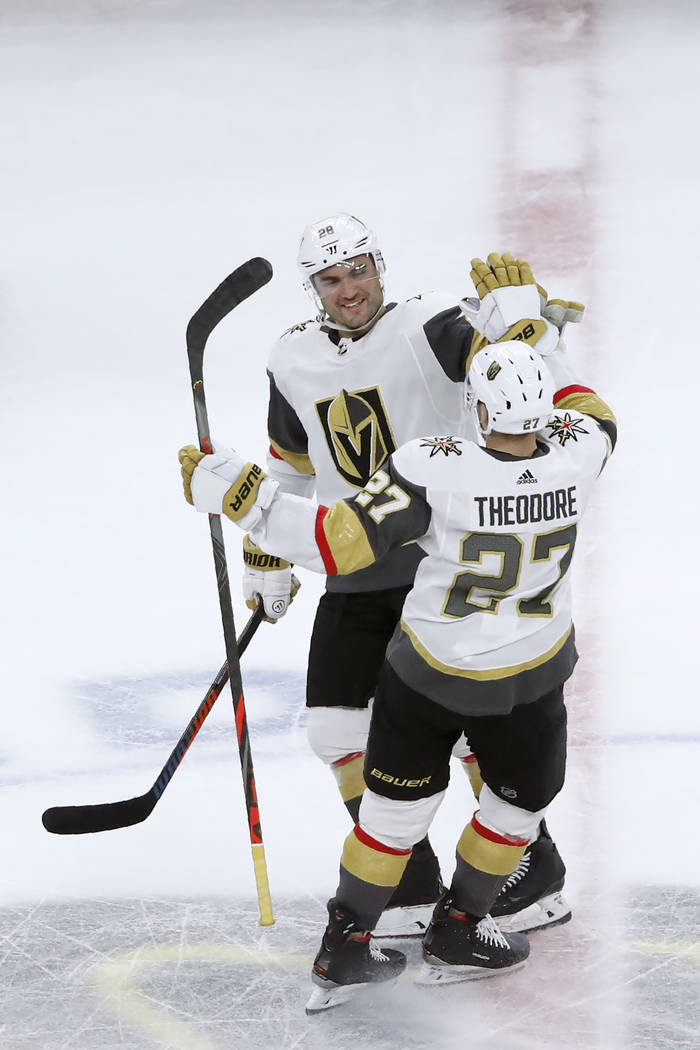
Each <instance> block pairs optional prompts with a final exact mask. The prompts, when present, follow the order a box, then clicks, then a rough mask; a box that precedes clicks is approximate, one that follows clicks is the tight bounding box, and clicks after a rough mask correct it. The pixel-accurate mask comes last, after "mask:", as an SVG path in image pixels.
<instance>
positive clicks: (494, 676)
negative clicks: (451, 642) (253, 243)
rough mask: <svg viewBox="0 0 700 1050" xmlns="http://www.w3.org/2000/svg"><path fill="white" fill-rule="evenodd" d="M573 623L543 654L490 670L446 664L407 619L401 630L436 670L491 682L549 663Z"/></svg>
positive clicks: (458, 676)
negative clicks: (428, 647)
mask: <svg viewBox="0 0 700 1050" xmlns="http://www.w3.org/2000/svg"><path fill="white" fill-rule="evenodd" d="M572 628H573V624H569V627H568V629H567V630H566V631H565V633H564V634H563V635H562V637H561V638H560V639H559V641H558V642H555V643H554V645H553V646H552V648H551V649H548V650H547V652H546V653H542V655H541V656H536V657H534V658H533V659H532V660H526V661H525V662H524V663H522V664H514V665H513V666H512V667H494V668H491V669H488V670H483V671H476V670H467V669H466V668H461V667H453V666H452V665H451V664H444V663H442V661H441V660H438V659H437V657H435V656H433V655H432V653H430V652H429V651H428V650H427V649H426V648H425V646H424V645H423V643H422V642H421V641H420V640H419V639H418V637H417V636H416V635H415V634H414V633H413V631H412V630H411V628H410V627H409V626H408V624H407V623H406V621H405V620H402V621H401V630H402V631H403V632H404V633H405V635H406V636H407V638H408V639H409V640H410V642H411V645H412V646H413V648H414V649H415V650H416V652H417V653H418V655H419V656H420V657H421V658H422V659H423V660H425V662H426V663H427V664H428V665H429V666H430V667H433V668H434V669H435V670H436V671H440V672H441V673H442V674H449V675H454V676H455V677H456V678H471V679H473V680H474V681H475V682H490V681H497V680H498V679H499V678H510V677H511V675H515V674H520V672H521V671H530V670H531V669H532V668H533V667H539V666H540V665H541V664H545V663H547V661H548V660H551V659H552V657H553V656H556V655H557V653H558V652H559V650H560V649H562V648H563V646H564V645H565V643H566V641H567V639H568V637H569V635H570V634H571V630H572Z"/></svg>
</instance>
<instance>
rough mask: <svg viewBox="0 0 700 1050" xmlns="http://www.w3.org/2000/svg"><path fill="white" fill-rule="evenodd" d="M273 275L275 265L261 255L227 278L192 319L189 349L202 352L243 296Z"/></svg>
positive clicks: (241, 300) (188, 332)
mask: <svg viewBox="0 0 700 1050" xmlns="http://www.w3.org/2000/svg"><path fill="white" fill-rule="evenodd" d="M271 277H272V266H271V265H270V263H269V262H268V261H267V259H263V258H262V257H261V256H256V258H254V259H248V261H247V262H244V263H242V265H241V266H239V267H238V268H237V269H236V270H234V271H233V273H230V274H229V275H228V277H225V278H224V279H223V281H222V282H221V284H220V285H219V287H218V288H215V289H214V291H213V292H212V293H211V295H210V296H209V298H208V299H206V300H205V301H204V302H203V303H202V305H201V306H200V308H199V310H197V312H196V313H195V314H193V316H192V317H191V318H190V322H189V324H188V325H187V333H186V340H187V346H188V348H189V349H190V350H202V351H203V350H204V345H205V343H206V341H207V339H208V338H209V336H210V335H211V333H212V332H213V331H214V329H215V328H216V326H217V325H218V323H219V321H222V320H223V319H224V317H226V315H227V314H228V313H230V312H231V310H233V309H234V308H235V307H236V306H238V305H239V303H242V302H243V300H244V299H247V298H248V297H249V296H251V295H253V293H254V292H257V291H258V289H259V288H262V287H263V286H264V285H266V284H267V282H268V281H269V280H270V278H271Z"/></svg>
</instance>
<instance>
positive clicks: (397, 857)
mask: <svg viewBox="0 0 700 1050" xmlns="http://www.w3.org/2000/svg"><path fill="white" fill-rule="evenodd" d="M410 859H411V854H410V853H383V852H380V851H379V850H376V849H372V847H371V846H367V845H366V844H365V843H364V842H360V840H359V839H358V837H357V835H356V834H355V832H354V831H351V832H350V834H349V835H348V837H347V838H346V840H345V845H344V846H343V855H342V857H341V858H340V863H341V866H342V867H343V868H345V870H346V871H349V872H350V874H351V875H354V876H355V878H356V879H362V881H363V882H371V883H372V884H373V885H375V886H398V884H399V883H400V882H401V876H402V875H403V873H404V870H405V868H406V865H407V864H408V862H409V860H410Z"/></svg>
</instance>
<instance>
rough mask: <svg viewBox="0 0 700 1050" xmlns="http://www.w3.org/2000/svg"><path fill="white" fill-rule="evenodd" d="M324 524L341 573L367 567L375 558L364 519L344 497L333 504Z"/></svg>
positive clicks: (323, 527)
mask: <svg viewBox="0 0 700 1050" xmlns="http://www.w3.org/2000/svg"><path fill="white" fill-rule="evenodd" d="M321 528H322V529H323V532H324V535H325V537H326V541H327V543H328V546H329V548H330V552H331V554H332V555H333V561H334V562H335V564H336V568H337V570H338V575H343V576H344V575H345V574H346V573H349V572H356V571H357V570H358V569H366V568H367V566H368V565H371V564H372V563H373V562H374V561H375V560H376V559H375V557H374V551H373V550H372V547H371V546H370V542H369V540H368V539H367V533H366V532H365V530H364V527H363V525H362V522H361V521H360V519H359V518H358V517H357V515H356V514H355V512H354V511H353V510H351V509H350V507H349V506H348V505H347V503H345V502H344V500H340V501H339V502H338V503H334V504H333V506H332V507H331V508H330V510H329V511H328V513H327V514H326V516H325V518H324V519H323V524H322V525H321Z"/></svg>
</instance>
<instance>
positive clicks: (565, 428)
mask: <svg viewBox="0 0 700 1050" xmlns="http://www.w3.org/2000/svg"><path fill="white" fill-rule="evenodd" d="M581 423H583V416H578V418H574V417H573V416H572V415H571V413H570V412H565V413H564V415H563V416H555V417H554V419H553V420H552V422H551V423H547V426H548V427H549V429H550V431H551V433H550V435H549V436H550V437H552V438H558V439H559V444H560V445H565V444H566V442H567V441H569V440H573V441H578V436H577V435H578V434H587V433H588V431H587V430H586V428H585V427H582V426H581Z"/></svg>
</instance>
